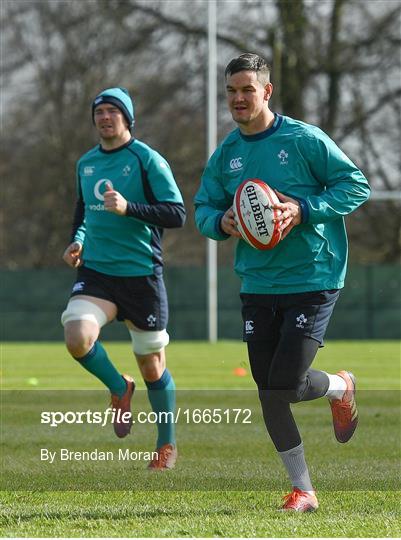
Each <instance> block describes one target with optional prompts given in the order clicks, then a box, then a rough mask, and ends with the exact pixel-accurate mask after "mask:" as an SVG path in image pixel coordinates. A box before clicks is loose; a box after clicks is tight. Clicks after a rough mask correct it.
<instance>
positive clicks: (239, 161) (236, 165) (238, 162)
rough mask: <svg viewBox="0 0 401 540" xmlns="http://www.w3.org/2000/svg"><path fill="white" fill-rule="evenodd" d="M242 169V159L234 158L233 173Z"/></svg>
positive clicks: (231, 163) (232, 161)
mask: <svg viewBox="0 0 401 540" xmlns="http://www.w3.org/2000/svg"><path fill="white" fill-rule="evenodd" d="M242 167H243V165H242V158H241V157H237V158H234V159H232V160H231V161H230V169H231V170H232V171H237V170H238V169H242Z"/></svg>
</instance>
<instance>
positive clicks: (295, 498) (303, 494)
mask: <svg viewBox="0 0 401 540" xmlns="http://www.w3.org/2000/svg"><path fill="white" fill-rule="evenodd" d="M283 499H284V504H283V506H282V507H281V510H292V511H293V512H313V511H314V510H317V508H318V507H319V503H318V502H317V498H316V495H315V493H308V492H307V491H301V490H300V489H298V488H297V487H294V489H293V490H292V492H291V493H289V494H288V495H286V496H285V497H283Z"/></svg>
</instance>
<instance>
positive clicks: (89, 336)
mask: <svg viewBox="0 0 401 540" xmlns="http://www.w3.org/2000/svg"><path fill="white" fill-rule="evenodd" d="M85 330H86V329H85V328H83V327H82V326H79V325H77V324H71V323H70V324H66V326H65V329H64V336H65V344H66V347H67V350H68V352H69V353H70V354H71V356H73V357H74V358H82V357H83V356H85V355H86V354H87V353H88V352H89V351H90V350H91V348H92V347H93V344H94V342H95V341H96V336H95V335H94V334H93V332H88V331H85Z"/></svg>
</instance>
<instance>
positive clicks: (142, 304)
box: [71, 266, 168, 330]
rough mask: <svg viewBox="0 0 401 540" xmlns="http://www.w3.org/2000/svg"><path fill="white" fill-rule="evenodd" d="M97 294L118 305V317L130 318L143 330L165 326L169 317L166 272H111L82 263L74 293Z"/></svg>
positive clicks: (72, 294) (161, 328)
mask: <svg viewBox="0 0 401 540" xmlns="http://www.w3.org/2000/svg"><path fill="white" fill-rule="evenodd" d="M78 295H88V296H94V297H95V298H102V299H103V300H108V301H109V302H113V304H115V305H116V306H117V319H118V320H119V321H124V320H125V319H128V320H129V321H131V322H132V323H133V324H134V325H135V326H136V327H137V328H139V329H141V330H165V328H166V327H167V320H168V302H167V293H166V287H165V285H164V281H163V277H162V276H156V275H151V276H139V277H121V276H108V275H107V274H102V273H101V272H97V271H96V270H91V269H90V268H85V266H81V267H79V268H78V272H77V278H76V281H75V284H74V286H73V288H72V292H71V297H73V296H78Z"/></svg>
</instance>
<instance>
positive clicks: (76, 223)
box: [71, 197, 85, 243]
mask: <svg viewBox="0 0 401 540" xmlns="http://www.w3.org/2000/svg"><path fill="white" fill-rule="evenodd" d="M84 216H85V205H84V201H83V199H82V197H79V198H78V199H77V203H76V205H75V211H74V218H73V221H72V231H71V243H72V242H74V238H75V234H76V232H77V230H78V229H79V227H80V226H81V225H82V223H83V221H84Z"/></svg>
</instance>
